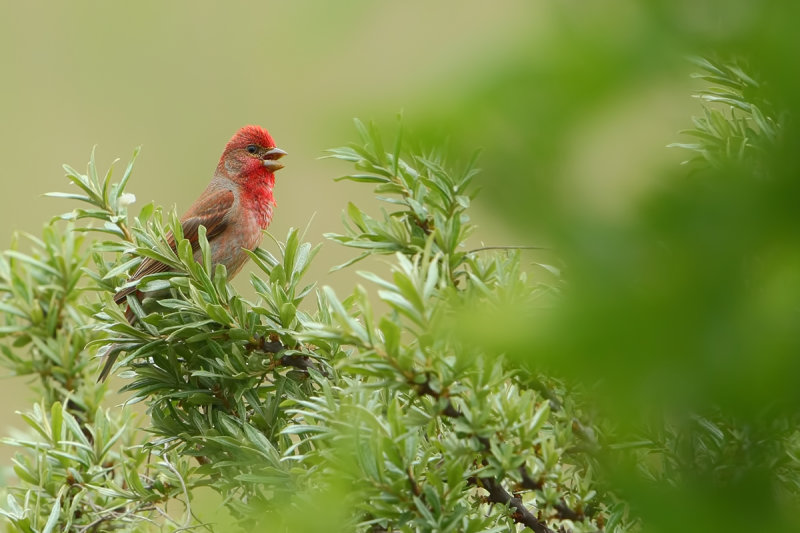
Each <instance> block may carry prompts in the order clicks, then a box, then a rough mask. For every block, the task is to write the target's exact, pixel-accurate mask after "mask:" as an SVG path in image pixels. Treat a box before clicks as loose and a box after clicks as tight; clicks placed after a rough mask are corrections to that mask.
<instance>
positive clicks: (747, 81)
mask: <svg viewBox="0 0 800 533" xmlns="http://www.w3.org/2000/svg"><path fill="white" fill-rule="evenodd" d="M693 63H694V64H695V65H696V66H697V67H699V68H700V69H701V70H702V72H699V73H697V74H694V75H693V77H694V78H696V79H700V80H703V81H704V82H707V83H709V84H711V85H709V86H705V87H703V88H702V89H700V90H699V91H698V92H697V93H696V94H695V95H694V96H695V97H696V98H698V99H699V100H701V101H702V102H703V116H701V117H694V118H693V122H694V127H693V128H691V129H688V130H684V131H683V133H684V134H687V135H691V136H692V137H694V138H696V139H697V140H696V142H692V143H674V144H672V145H671V146H673V147H677V148H685V149H688V150H691V151H693V152H696V155H695V157H693V158H692V159H690V160H689V161H687V163H694V164H697V163H704V164H707V165H713V166H716V167H720V166H725V165H729V164H731V163H732V162H736V163H742V162H748V163H750V164H752V165H758V163H759V161H760V160H761V158H763V157H765V156H767V155H768V154H769V153H770V150H771V149H772V148H774V146H775V144H776V143H777V142H778V140H779V138H780V135H781V131H782V130H783V129H784V128H785V122H786V117H785V116H782V115H780V114H778V113H777V112H776V111H775V110H774V109H773V106H772V104H771V103H770V102H769V100H768V99H767V98H766V96H765V95H764V92H765V91H764V90H763V87H761V84H760V83H759V82H758V81H756V80H755V79H753V78H752V77H751V76H750V75H748V74H747V73H746V72H745V70H744V69H742V67H741V66H739V65H738V64H737V63H735V62H730V63H726V62H722V61H713V60H709V59H704V58H694V59H693ZM758 166H761V165H758Z"/></svg>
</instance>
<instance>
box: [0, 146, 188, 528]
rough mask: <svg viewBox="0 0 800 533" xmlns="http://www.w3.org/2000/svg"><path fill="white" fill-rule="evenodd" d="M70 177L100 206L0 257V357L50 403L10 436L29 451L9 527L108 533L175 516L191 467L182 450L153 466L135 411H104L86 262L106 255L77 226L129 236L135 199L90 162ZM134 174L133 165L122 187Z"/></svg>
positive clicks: (17, 466) (14, 489)
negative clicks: (100, 221) (170, 509)
mask: <svg viewBox="0 0 800 533" xmlns="http://www.w3.org/2000/svg"><path fill="white" fill-rule="evenodd" d="M92 159H93V158H92ZM67 173H68V178H69V179H70V180H71V181H72V182H73V183H75V184H76V185H78V186H79V187H80V188H81V189H83V190H84V191H85V193H86V194H78V195H66V196H69V197H72V198H78V199H80V200H83V201H89V202H90V203H92V204H93V206H94V207H93V210H92V211H89V210H77V211H74V212H72V213H69V214H68V215H67V216H65V217H60V218H65V219H68V220H69V221H68V222H66V223H65V222H63V221H62V220H60V218H59V219H56V220H53V221H51V223H50V224H48V225H47V226H45V228H44V231H43V235H42V237H41V238H37V237H35V236H32V235H25V236H24V237H25V240H27V241H29V243H30V246H28V248H29V249H28V251H26V252H23V251H20V248H21V247H20V246H19V243H17V242H15V244H14V245H13V246H12V249H10V250H7V251H5V252H4V253H3V255H2V256H1V257H0V309H1V310H2V311H3V326H2V327H0V334H2V336H3V337H4V342H3V344H2V345H0V350H2V354H3V357H2V359H1V361H2V364H3V365H4V366H5V367H6V368H8V369H9V370H10V371H11V372H12V373H13V374H14V375H17V376H30V377H31V378H32V379H33V381H32V385H31V387H32V389H33V390H34V392H35V393H36V394H37V395H38V396H40V397H41V401H39V402H38V403H36V404H35V405H34V406H33V409H32V410H31V411H29V412H26V413H21V417H22V420H23V421H24V422H25V424H26V425H27V426H28V429H29V434H26V435H24V436H21V437H18V438H8V439H5V440H4V442H5V443H6V444H10V445H12V446H15V447H18V448H20V449H21V452H20V453H18V454H17V455H16V457H15V458H14V459H13V465H14V474H15V475H16V477H17V478H18V480H19V484H18V485H12V486H9V487H8V488H7V489H6V492H7V503H6V506H5V508H4V509H3V510H2V511H0V512H1V513H2V514H3V516H4V517H5V518H6V519H7V521H8V523H9V525H10V526H11V529H13V530H14V531H25V532H51V531H105V530H108V529H117V528H122V527H135V525H136V524H139V523H142V521H143V520H144V521H147V520H153V519H155V518H156V517H159V518H158V520H160V521H161V520H163V519H164V518H161V517H167V520H171V519H169V518H168V516H169V515H168V514H167V513H165V512H164V511H163V505H162V504H164V503H165V502H167V501H169V500H171V499H173V498H176V497H179V498H180V497H185V496H186V495H185V494H184V492H185V491H184V489H183V488H182V485H181V481H180V479H181V478H182V477H183V474H182V473H181V470H185V468H186V466H187V462H186V461H185V460H182V459H180V458H177V457H176V456H174V454H173V455H168V454H163V455H161V456H160V460H159V461H152V460H151V457H149V455H148V451H147V450H145V449H144V447H143V443H144V438H143V436H142V435H139V434H137V431H136V427H137V423H136V421H135V420H134V416H133V414H132V413H131V412H130V411H128V410H119V409H114V410H107V409H104V408H103V407H102V405H101V404H102V400H103V398H104V396H105V394H106V392H107V389H106V386H105V385H102V384H98V383H96V375H97V368H96V364H95V363H94V362H93V361H92V358H91V357H90V355H89V352H88V350H87V345H89V344H91V342H93V341H97V340H98V339H101V338H102V337H103V335H104V334H103V332H102V330H100V329H99V328H97V324H96V321H95V320H94V319H93V318H92V315H94V314H95V313H96V312H98V311H99V309H100V306H99V304H98V302H97V299H96V298H91V297H89V298H87V295H88V294H93V292H94V291H96V290H97V288H98V287H97V285H96V283H95V280H94V279H93V278H96V276H95V275H94V274H93V273H92V271H91V270H90V269H88V268H87V265H88V264H89V263H90V262H91V258H92V255H93V254H94V255H95V256H98V254H100V252H99V251H97V250H95V249H93V247H92V246H90V245H88V243H87V242H85V235H84V232H83V231H81V230H83V229H85V228H76V227H75V226H74V224H73V222H72V219H74V218H82V217H91V218H104V219H105V222H107V223H108V226H107V227H105V228H101V230H103V231H106V232H108V233H113V234H115V235H116V234H122V233H124V232H122V231H121V229H120V228H123V229H124V228H125V226H124V222H123V221H124V220H125V218H126V217H125V206H124V204H125V200H126V198H125V197H123V194H122V187H121V186H117V187H116V188H115V189H114V188H112V189H110V188H109V184H110V179H111V174H110V173H109V174H107V175H106V176H105V178H104V179H102V180H101V179H99V177H98V175H97V173H96V171H95V166H94V162H93V160H92V162H91V163H90V166H89V173H88V175H81V174H79V173H78V172H76V171H74V170H73V169H71V168H68V167H67ZM129 175H130V167H129V168H128V170H127V171H126V173H125V176H124V177H123V183H124V182H125V181H126V180H127V178H128V176H129ZM59 196H65V195H59ZM120 199H122V202H120ZM112 228H114V229H113V230H112ZM116 246H117V247H118V245H116ZM98 250H99V248H98ZM184 501H188V500H184Z"/></svg>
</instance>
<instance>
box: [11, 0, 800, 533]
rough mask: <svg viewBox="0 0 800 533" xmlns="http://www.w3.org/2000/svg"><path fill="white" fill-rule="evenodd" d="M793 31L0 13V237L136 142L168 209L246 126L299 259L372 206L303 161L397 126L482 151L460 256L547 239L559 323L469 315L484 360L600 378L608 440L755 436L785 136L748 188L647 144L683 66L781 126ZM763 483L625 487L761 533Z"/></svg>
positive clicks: (786, 179)
mask: <svg viewBox="0 0 800 533" xmlns="http://www.w3.org/2000/svg"><path fill="white" fill-rule="evenodd" d="M798 11H800V8H799V7H798V6H797V5H795V3H792V2H785V1H778V0H762V1H755V0H753V1H746V0H670V1H656V0H653V1H650V2H635V1H623V0H607V1H604V2H586V1H570V0H566V1H558V2H546V1H534V0H500V1H498V2H493V3H487V2H478V1H473V0H460V1H455V0H443V1H440V2H423V1H421V0H412V1H405V2H385V1H381V2H379V1H367V0H363V1H355V0H349V1H344V0H342V1H338V2H307V1H296V2H275V1H272V2H266V1H264V2H244V1H228V2H224V3H222V2H219V3H216V2H215V3H212V2H187V1H175V2H135V3H132V2H129V3H102V2H69V3H67V2H49V3H48V2H39V3H34V2H3V3H2V4H0V80H1V83H0V155H1V156H2V161H3V163H4V164H3V169H2V173H3V176H2V180H3V181H2V194H0V222H2V227H3V228H4V230H3V231H2V232H0V242H2V243H3V244H4V245H7V244H8V243H9V242H10V241H11V238H12V234H13V233H14V232H15V231H28V232H32V233H38V231H39V229H40V228H41V225H42V224H43V222H44V221H46V220H48V219H49V217H51V216H52V215H54V214H58V213H61V212H63V211H65V210H66V209H68V207H67V206H65V205H64V204H63V201H61V200H54V199H47V198H43V197H42V194H43V193H45V192H47V191H52V190H64V189H65V188H66V182H65V180H64V179H63V172H62V171H61V169H60V165H61V164H62V163H69V164H71V165H72V166H74V167H76V168H83V167H84V165H85V161H87V159H88V156H89V152H90V150H91V148H92V146H94V145H97V147H98V148H97V155H98V161H99V163H100V167H101V168H105V167H106V166H107V165H109V164H110V163H111V162H112V161H113V159H115V158H117V157H119V158H121V159H122V162H121V163H120V164H118V166H117V169H118V171H121V170H122V168H123V167H122V165H124V163H125V161H126V160H127V158H128V157H129V155H130V153H131V152H132V150H133V148H134V147H135V146H138V145H142V146H143V150H142V153H141V155H140V157H139V159H138V161H137V164H136V169H135V172H134V176H133V179H132V180H131V181H130V183H129V189H130V190H131V191H132V192H134V193H135V194H136V196H137V198H138V205H142V204H144V203H147V202H149V201H155V202H156V203H158V204H161V205H164V206H167V207H171V206H173V205H174V206H177V209H178V210H179V211H180V210H182V209H185V208H186V207H187V206H188V205H189V204H190V203H191V202H192V201H193V199H194V198H195V197H196V196H197V194H199V192H200V191H201V190H202V189H203V188H204V186H205V183H206V182H207V180H208V179H209V177H210V175H211V172H212V171H213V169H214V166H215V165H216V162H217V159H218V157H219V154H220V152H221V150H222V147H223V146H224V144H225V142H226V141H227V140H228V138H229V137H230V135H231V134H232V133H233V132H234V131H235V130H236V129H237V128H239V127H240V126H242V125H244V124H247V123H257V124H261V125H263V126H266V127H267V128H268V129H269V130H270V131H271V132H272V133H273V135H274V137H275V139H276V140H277V143H278V145H279V146H280V147H281V148H283V149H285V150H286V151H287V152H289V156H288V157H287V158H286V163H287V166H286V168H285V169H284V170H282V171H281V172H280V173H279V175H278V186H277V191H276V196H277V198H278V204H279V205H278V209H277V212H276V216H275V220H274V222H273V224H272V227H271V230H272V232H273V233H274V234H275V235H277V236H282V235H285V232H286V229H287V228H288V227H290V226H295V227H297V226H299V227H305V226H306V225H307V224H308V222H309V220H310V219H311V217H312V215H313V216H314V218H313V222H312V223H311V225H310V228H309V232H308V235H307V239H309V240H311V241H313V242H318V241H321V240H322V237H321V235H322V234H323V233H325V232H327V231H336V229H337V228H338V227H339V223H340V222H339V216H340V212H341V210H342V208H343V207H344V206H345V204H346V202H347V201H355V202H356V203H359V204H366V205H368V204H369V203H370V202H371V199H370V195H369V191H368V190H365V189H364V188H363V187H359V186H358V185H354V184H345V183H339V184H335V183H334V182H333V181H332V179H331V178H333V177H336V176H338V175H340V174H342V173H345V172H347V170H348V169H347V168H346V167H343V166H341V164H339V163H336V162H332V161H329V160H325V159H319V157H320V156H321V155H323V153H324V150H325V149H326V148H330V147H334V146H339V145H342V144H344V143H346V142H348V141H349V140H351V139H354V138H355V132H354V130H353V128H352V123H351V119H352V118H353V117H360V118H362V119H365V120H370V119H375V120H376V121H377V122H378V123H379V124H380V125H381V127H382V128H383V129H384V130H386V131H389V132H391V131H393V129H394V127H395V125H396V120H397V119H396V116H397V114H398V113H401V112H402V114H403V116H404V123H405V125H406V127H408V129H409V131H410V132H411V133H410V134H409V136H410V137H411V138H414V139H416V140H418V141H420V143H421V144H423V145H424V144H429V145H430V144H442V143H443V142H444V141H446V142H447V146H448V149H449V151H450V152H451V153H452V154H453V155H454V157H456V158H463V159H466V158H468V157H469V156H470V155H471V153H472V152H473V151H474V150H476V149H482V153H483V155H482V157H481V159H480V166H481V167H483V169H484V172H483V173H482V175H481V177H480V179H479V181H478V183H479V185H480V186H481V187H482V189H483V193H482V196H481V197H480V199H479V201H478V202H477V206H476V209H475V212H474V219H475V220H476V221H477V223H478V225H479V227H480V231H479V232H478V234H477V235H475V237H474V240H475V242H481V243H485V244H493V245H514V244H524V245H545V246H547V247H549V248H550V250H549V251H547V252H542V254H544V255H547V257H545V258H542V257H541V256H539V255H536V252H531V253H530V263H531V264H533V263H535V262H537V261H543V260H546V262H551V263H555V264H558V266H559V267H560V268H562V269H563V270H564V272H565V279H566V280H567V282H568V284H569V286H570V293H569V296H568V298H567V299H566V303H565V305H564V306H563V308H562V309H560V310H559V311H558V312H554V313H552V314H550V315H548V316H546V317H543V318H542V321H541V322H536V323H531V324H519V323H518V322H515V321H513V320H505V319H504V320H502V321H496V320H495V321H491V317H477V320H478V321H480V320H483V318H485V319H486V320H487V322H485V324H484V327H483V328H482V329H481V331H488V332H490V333H493V334H494V336H493V337H492V339H493V341H492V342H496V343H497V344H498V346H500V347H502V348H503V349H504V350H505V351H508V352H510V353H511V354H512V355H513V356H515V357H520V358H524V359H526V360H529V361H531V362H532V363H533V364H539V365H541V367H542V368H543V369H547V370H550V371H554V372H558V373H563V374H565V375H568V376H572V377H577V378H580V379H590V380H599V381H600V382H601V386H600V387H599V388H598V389H597V390H598V398H597V402H598V404H599V405H601V406H602V408H603V409H606V410H607V413H609V414H610V415H611V416H612V419H614V418H615V419H616V420H617V421H618V422H619V423H620V424H621V425H622V426H624V425H625V421H627V420H633V419H635V420H638V419H639V418H640V417H641V416H643V413H645V412H647V410H649V409H655V410H659V411H661V410H663V409H664V408H665V406H666V407H667V408H669V409H671V410H672V411H673V412H674V413H676V416H678V417H679V418H680V416H681V413H688V412H691V411H693V410H698V409H699V410H702V409H704V408H707V407H709V406H715V407H716V408H722V409H725V410H727V412H730V413H732V414H733V415H735V416H738V417H741V419H742V420H744V421H745V422H746V423H749V424H751V425H752V426H758V425H759V424H761V423H763V422H764V421H765V420H768V419H769V417H770V416H772V415H771V414H769V413H773V412H779V413H785V412H787V410H788V411H791V410H792V409H793V406H794V405H796V404H797V400H800V398H798V396H800V395H798V393H797V391H798V390H800V387H797V381H798V376H800V372H799V371H800V358H798V355H800V353H798V352H799V350H798V342H799V340H798V339H799V338H800V334H799V332H800V327H798V326H799V325H800V324H798V309H799V308H798V302H799V301H800V297H798V296H799V295H800V254H798V253H797V244H798V233H799V232H798V228H800V216H799V215H798V212H800V204H799V203H798V202H797V200H798V199H800V191H799V190H798V184H797V179H796V177H797V175H798V170H799V168H798V167H800V165H798V164H797V161H796V159H797V157H796V154H794V153H793V150H792V147H793V146H797V143H796V141H797V136H796V134H795V132H794V130H791V129H790V131H787V132H786V135H785V146H786V147H788V148H786V149H785V150H783V151H778V152H776V155H775V157H774V158H773V159H772V160H771V162H770V163H771V175H772V176H773V178H774V179H773V180H771V181H767V182H766V183H765V182H763V181H762V182H758V181H754V180H752V179H750V178H752V176H738V175H731V174H728V175H712V176H710V177H708V178H707V180H706V181H704V182H702V183H698V181H697V180H696V179H694V178H692V177H691V176H690V175H689V174H688V173H687V172H686V170H685V168H684V167H681V166H680V165H679V163H680V161H681V160H682V159H685V158H687V157H688V156H687V154H683V153H680V151H679V150H676V149H667V148H666V145H667V144H669V143H671V142H675V141H680V140H682V139H681V137H680V135H679V133H678V132H679V130H681V129H683V128H686V127H689V126H690V125H691V116H692V115H697V114H700V112H701V108H700V105H699V104H698V102H697V101H695V100H692V99H691V98H690V97H689V95H690V93H691V92H692V91H693V90H696V89H697V88H698V86H699V83H698V82H696V81H692V80H691V79H690V78H689V74H690V73H691V72H692V71H693V70H694V67H693V66H692V65H691V64H690V63H689V62H687V61H686V57H687V56H690V55H707V56H718V57H723V58H725V57H743V58H746V60H747V62H748V64H749V65H751V66H752V68H753V71H754V73H755V74H758V75H759V76H761V79H765V80H767V84H766V85H765V90H767V91H768V93H769V95H770V97H771V98H772V100H773V102H774V103H775V105H776V108H778V109H782V110H785V111H786V112H787V113H789V114H794V116H798V115H797V113H796V112H797V108H798V107H799V106H798V98H799V97H798V95H800V76H797V72H798V58H800V42H798V38H797V36H796V34H797V31H796V21H797V20H800V17H798V15H800V13H798ZM134 212H135V209H134ZM348 256H349V252H347V251H346V250H339V249H337V248H336V247H335V246H334V245H332V244H326V245H325V246H324V248H323V251H322V253H321V255H320V256H319V258H318V260H317V266H316V270H315V271H313V272H312V273H311V276H315V277H319V278H320V279H321V281H322V282H323V283H326V284H331V285H333V286H334V287H337V286H341V287H346V286H347V285H348V283H347V280H348V278H347V276H348V275H349V274H348V273H339V274H334V275H328V274H326V272H327V269H328V268H329V267H330V266H333V265H335V264H337V263H339V262H341V261H342V260H343V259H344V258H346V257H348ZM242 278H245V276H242ZM240 287H242V289H243V290H246V283H244V284H241V285H240ZM509 324H510V325H511V326H509ZM603 383H604V384H605V385H604V386H603V385H602V384H603ZM26 391H27V389H25V388H24V386H23V384H21V383H19V382H17V381H15V380H11V379H6V380H5V381H3V388H2V391H0V400H1V401H2V405H3V408H2V410H0V427H2V428H6V427H8V426H9V425H11V424H14V423H15V417H14V414H13V412H14V410H15V409H22V408H25V407H27V406H28V405H29V404H30V402H31V400H33V398H31V397H30V394H29V393H28V392H26ZM3 432H4V433H5V429H3ZM760 435H761V436H762V437H763V435H764V434H760ZM7 454H8V450H2V451H0V455H2V456H3V457H4V458H5V457H7ZM765 461H766V459H765ZM751 466H752V465H751ZM763 466H764V465H763V464H762V463H761V462H758V461H756V462H755V463H754V466H752V468H750V469H749V470H747V472H748V474H747V475H744V476H743V477H742V478H741V479H740V480H739V481H738V484H734V485H733V488H732V489H731V488H730V487H728V488H727V489H720V488H719V487H718V486H716V485H714V484H713V483H711V484H706V483H707V482H708V480H706V479H697V480H694V481H692V483H690V484H689V485H687V486H686V487H688V488H690V489H691V490H675V491H672V492H670V491H669V490H665V491H663V492H658V493H648V492H646V491H644V490H643V489H641V487H638V486H633V487H632V488H631V493H632V494H638V498H639V499H638V500H635V503H636V510H637V511H638V512H641V513H643V514H644V515H645V516H646V517H647V518H648V519H649V520H650V521H651V522H650V523H651V524H652V525H653V526H654V527H655V529H654V530H656V529H657V528H658V527H661V528H663V530H665V531H666V530H670V529H669V528H681V529H682V530H685V531H688V530H689V529H687V525H686V521H685V519H686V517H690V516H691V517H693V519H694V520H695V522H694V523H695V525H697V528H698V529H697V530H705V531H712V530H725V528H728V527H731V528H732V527H741V526H742V524H756V523H757V524H759V527H760V528H761V529H760V530H762V531H768V530H776V531H778V530H781V528H782V527H784V526H785V525H786V524H787V523H789V522H787V521H786V520H789V519H788V518H787V516H788V514H787V507H786V505H787V503H786V502H778V503H776V501H775V500H774V499H773V498H772V497H771V496H770V495H771V494H773V493H772V488H773V485H772V484H773V481H774V480H772V479H770V477H769V475H768V470H766V469H762V467H763ZM686 487H684V488H686ZM679 488H680V487H679ZM719 491H721V492H719ZM726 491H727V492H726ZM709 494H717V495H718V497H715V498H713V499H709V498H708V497H707V496H708V495H709ZM790 503H791V502H790ZM791 505H794V504H793V503H792V504H791ZM791 505H790V507H791ZM673 530H674V529H673Z"/></svg>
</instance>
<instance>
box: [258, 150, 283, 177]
mask: <svg viewBox="0 0 800 533" xmlns="http://www.w3.org/2000/svg"><path fill="white" fill-rule="evenodd" d="M285 155H286V152H284V151H283V150H281V149H280V148H270V149H269V151H268V152H267V153H266V154H264V157H263V158H262V160H261V164H262V165H264V166H265V167H266V168H267V170H269V171H270V172H275V171H276V170H280V169H282V168H283V165H281V164H280V163H278V159H280V158H281V157H283V156H285Z"/></svg>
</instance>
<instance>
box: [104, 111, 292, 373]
mask: <svg viewBox="0 0 800 533" xmlns="http://www.w3.org/2000/svg"><path fill="white" fill-rule="evenodd" d="M284 155H286V152H284V151H283V150H281V149H280V148H276V147H275V141H273V140H272V137H271V136H270V134H269V133H268V132H267V130H265V129H263V128H261V127H259V126H245V127H243V128H242V129H240V130H239V131H237V132H236V134H235V135H234V136H233V137H232V138H231V140H230V141H229V142H228V144H227V145H226V146H225V150H224V151H223V152H222V157H220V159H219V164H218V165H217V170H216V172H214V177H213V178H212V179H211V183H209V184H208V187H206V190H205V191H204V192H203V194H201V195H200V197H199V198H198V199H197V200H196V201H195V202H194V204H192V206H191V207H190V208H189V210H188V211H186V213H185V214H184V215H183V216H182V217H181V226H182V227H183V237H184V238H185V239H187V240H189V242H191V243H192V250H193V251H194V257H195V259H200V257H201V252H200V244H199V242H198V236H197V229H198V228H199V227H200V226H201V225H202V226H205V228H206V238H207V239H208V246H209V249H210V252H211V263H212V268H213V266H215V265H218V264H221V265H225V267H226V268H227V270H228V277H229V278H232V277H233V276H235V275H236V273H237V272H239V270H240V269H241V268H242V265H244V263H245V262H246V261H247V257H248V256H247V253H246V252H245V250H254V249H255V248H256V247H257V246H258V243H259V242H260V241H261V231H262V230H263V229H264V228H266V227H267V226H268V225H269V223H270V220H272V209H273V207H274V206H275V198H274V197H273V196H272V188H273V187H274V186H275V175H274V172H275V171H276V170H279V169H281V168H283V165H282V164H280V163H279V162H278V160H279V159H280V158H281V157H283V156H284ZM167 238H168V239H169V243H170V245H171V246H172V247H173V248H175V239H174V237H173V236H172V233H170V234H169V235H167ZM168 269H169V267H167V265H165V264H164V263H160V262H158V261H156V260H154V259H149V258H148V259H145V260H144V261H142V263H141V264H140V265H139V268H138V269H136V272H135V273H134V274H133V276H131V278H130V279H129V281H134V280H138V279H141V278H142V277H143V276H147V275H149V274H155V273H158V272H165V271H167V270H168ZM132 293H136V294H137V295H141V293H139V292H138V291H137V290H136V287H135V286H131V287H127V288H125V289H122V290H120V291H119V292H117V294H115V295H114V301H115V302H116V303H118V304H121V303H123V302H125V301H126V298H127V296H128V295H129V294H132ZM125 317H126V318H127V319H128V321H129V322H131V323H133V322H134V321H135V318H136V317H135V315H134V314H133V311H132V310H131V309H130V308H128V309H127V310H126V312H125ZM113 348H114V347H112V349H111V350H109V352H110V353H109V355H108V358H107V360H106V363H105V365H104V366H103V370H102V371H101V372H100V377H99V378H98V381H102V380H104V379H105V378H106V377H107V376H108V374H109V372H110V371H111V368H112V367H113V366H114V361H116V359H117V356H118V355H119V351H120V350H119V349H118V348H119V347H118V346H117V347H116V348H117V349H116V350H114V349H113Z"/></svg>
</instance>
